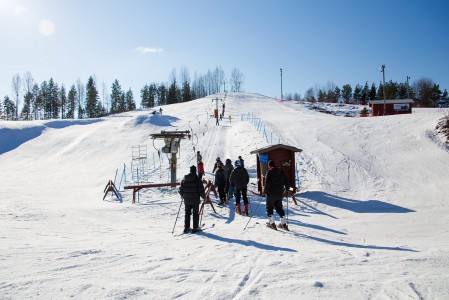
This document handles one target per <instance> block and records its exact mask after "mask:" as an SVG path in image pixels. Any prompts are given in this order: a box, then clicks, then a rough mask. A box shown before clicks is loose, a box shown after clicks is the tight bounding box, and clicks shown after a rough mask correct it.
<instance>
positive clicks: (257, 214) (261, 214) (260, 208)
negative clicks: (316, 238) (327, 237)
mask: <svg viewBox="0 0 449 300" xmlns="http://www.w3.org/2000/svg"><path fill="white" fill-rule="evenodd" d="M297 200H298V199H297ZM258 201H259V202H257V203H255V201H254V198H253V199H252V204H251V205H252V207H253V208H252V209H251V213H252V216H253V218H254V219H255V218H258V219H263V218H267V215H266V211H265V198H258ZM298 202H300V203H302V204H304V205H306V206H309V205H308V204H307V203H304V202H302V201H298ZM296 207H297V206H296V205H293V204H291V205H289V206H288V209H287V207H286V205H285V202H284V210H285V212H286V213H287V214H288V216H289V217H291V216H301V217H308V215H307V213H305V212H303V209H304V208H303V207H301V210H300V212H301V213H298V210H297V209H295V208H296ZM314 211H317V212H318V213H320V214H323V215H329V214H326V213H325V212H321V211H319V210H318V209H315V208H314ZM329 216H330V217H332V218H335V217H334V216H331V215H329ZM288 223H289V224H295V225H297V226H301V227H308V228H313V229H316V230H321V231H328V232H332V233H337V234H341V235H347V233H345V232H342V231H338V230H335V229H331V228H327V227H324V226H320V225H314V224H308V223H304V222H301V221H297V220H294V219H292V218H289V219H288Z"/></svg>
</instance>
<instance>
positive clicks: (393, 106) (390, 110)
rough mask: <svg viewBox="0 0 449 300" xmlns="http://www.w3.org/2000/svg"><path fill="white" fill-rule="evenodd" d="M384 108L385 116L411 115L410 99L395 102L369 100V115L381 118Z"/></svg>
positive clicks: (411, 103)
mask: <svg viewBox="0 0 449 300" xmlns="http://www.w3.org/2000/svg"><path fill="white" fill-rule="evenodd" d="M384 106H385V115H398V114H411V113H412V106H413V100H412V99H396V100H371V101H370V107H371V115H372V116H383V115H384Z"/></svg>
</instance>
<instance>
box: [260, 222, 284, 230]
mask: <svg viewBox="0 0 449 300" xmlns="http://www.w3.org/2000/svg"><path fill="white" fill-rule="evenodd" d="M265 226H266V227H267V228H270V229H271V230H274V231H279V232H290V229H285V228H284V227H278V226H277V225H276V223H275V225H274V226H275V227H274V228H273V227H272V226H271V225H270V223H268V222H267V223H265Z"/></svg>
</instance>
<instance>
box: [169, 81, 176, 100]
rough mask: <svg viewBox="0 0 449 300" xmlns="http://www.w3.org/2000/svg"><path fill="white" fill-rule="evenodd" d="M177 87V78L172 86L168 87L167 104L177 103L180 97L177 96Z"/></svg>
mask: <svg viewBox="0 0 449 300" xmlns="http://www.w3.org/2000/svg"><path fill="white" fill-rule="evenodd" d="M177 89H178V88H177V87H176V80H175V81H173V83H172V84H171V85H170V87H169V88H168V95H167V104H175V103H178V98H177V94H178V91H177Z"/></svg>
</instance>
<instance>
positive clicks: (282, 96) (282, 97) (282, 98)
mask: <svg viewBox="0 0 449 300" xmlns="http://www.w3.org/2000/svg"><path fill="white" fill-rule="evenodd" d="M283 100H284V95H283V94H282V68H281V101H283Z"/></svg>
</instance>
